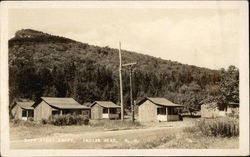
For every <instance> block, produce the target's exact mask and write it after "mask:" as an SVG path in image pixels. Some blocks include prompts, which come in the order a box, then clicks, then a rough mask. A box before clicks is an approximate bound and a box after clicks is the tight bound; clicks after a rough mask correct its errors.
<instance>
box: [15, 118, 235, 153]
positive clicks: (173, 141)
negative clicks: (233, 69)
mask: <svg viewBox="0 0 250 157" xmlns="http://www.w3.org/2000/svg"><path fill="white" fill-rule="evenodd" d="M194 121H195V120H194V119H184V121H176V122H162V123H152V124H151V123H145V124H142V126H141V127H135V128H130V129H123V130H116V129H112V128H109V129H107V128H104V127H93V126H92V127H91V126H51V125H45V126H42V127H21V128H20V127H14V128H11V142H10V144H11V148H12V149H206V148H217V149H219V148H220V149H223V148H238V145H239V139H238V137H232V138H221V137H207V136H204V135H202V134H201V133H199V132H195V131H192V130H191V131H187V130H188V129H186V128H190V127H192V126H194ZM114 128H116V127H114ZM21 130H23V131H21ZM17 131H21V132H17ZM36 131H38V132H36Z"/></svg>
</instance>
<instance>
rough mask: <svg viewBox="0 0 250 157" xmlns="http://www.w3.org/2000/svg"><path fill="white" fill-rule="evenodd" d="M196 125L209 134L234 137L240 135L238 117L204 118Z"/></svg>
mask: <svg viewBox="0 0 250 157" xmlns="http://www.w3.org/2000/svg"><path fill="white" fill-rule="evenodd" d="M196 127H197V128H198V129H199V130H200V131H201V132H202V133H203V134H204V135H207V136H221V137H232V136H238V135H239V120H238V119H236V118H230V117H223V118H214V119H202V120H200V121H198V122H197V123H196Z"/></svg>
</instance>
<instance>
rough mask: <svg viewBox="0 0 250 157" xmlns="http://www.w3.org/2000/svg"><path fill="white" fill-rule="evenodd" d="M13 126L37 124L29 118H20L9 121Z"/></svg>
mask: <svg viewBox="0 0 250 157" xmlns="http://www.w3.org/2000/svg"><path fill="white" fill-rule="evenodd" d="M10 122H11V123H12V124H13V125H14V126H37V124H36V123H35V122H34V121H31V120H29V119H28V120H21V119H12V120H11V121H10Z"/></svg>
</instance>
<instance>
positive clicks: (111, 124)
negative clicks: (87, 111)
mask: <svg viewBox="0 0 250 157" xmlns="http://www.w3.org/2000/svg"><path fill="white" fill-rule="evenodd" d="M90 125H91V126H93V127H104V128H106V129H128V128H136V127H141V124H140V123H139V122H132V121H121V120H98V121H93V122H91V123H90Z"/></svg>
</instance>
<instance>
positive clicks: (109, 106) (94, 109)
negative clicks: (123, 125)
mask: <svg viewBox="0 0 250 157" xmlns="http://www.w3.org/2000/svg"><path fill="white" fill-rule="evenodd" d="M90 107H91V119H95V120H97V119H119V118H120V112H121V111H120V108H121V107H120V106H118V105H116V104H114V103H113V102H111V101H95V102H94V103H92V105H90Z"/></svg>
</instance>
